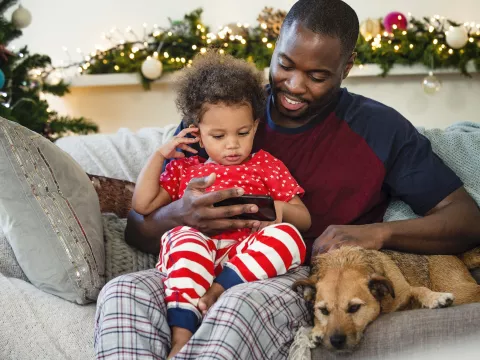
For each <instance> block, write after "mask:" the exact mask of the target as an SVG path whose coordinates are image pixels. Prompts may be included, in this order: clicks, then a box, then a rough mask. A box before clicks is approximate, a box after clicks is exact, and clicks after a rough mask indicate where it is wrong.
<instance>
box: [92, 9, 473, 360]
mask: <svg viewBox="0 0 480 360" xmlns="http://www.w3.org/2000/svg"><path fill="white" fill-rule="evenodd" d="M358 29H359V24H358V18H357V15H356V14H355V12H354V11H353V9H351V8H350V7H349V6H348V5H347V4H345V3H344V2H342V1H340V0H300V1H298V2H297V3H295V5H294V6H293V7H292V9H291V10H290V11H289V13H288V15H287V17H286V19H285V21H284V23H283V25H282V29H281V33H280V37H279V39H278V41H277V44H276V47H275V52H274V54H273V57H272V61H271V66H270V88H269V90H268V91H269V93H270V100H269V103H268V106H267V109H266V116H265V119H264V121H263V123H262V124H261V125H259V128H258V130H257V135H256V139H255V147H256V148H257V149H258V148H263V149H264V150H266V151H268V152H270V153H272V154H273V155H274V156H276V157H278V158H279V159H280V160H282V161H283V162H284V163H285V164H286V165H287V167H288V168H289V169H290V171H291V172H292V175H293V176H294V177H295V178H296V179H297V180H298V181H299V183H300V185H301V186H302V187H303V188H304V189H305V191H306V193H305V196H304V198H303V200H304V203H305V204H306V205H307V207H308V209H309V211H310V213H311V216H312V224H313V225H312V227H311V229H310V230H309V231H308V232H307V233H306V234H304V237H305V240H306V243H307V248H308V249H309V250H310V251H311V252H313V254H315V253H317V252H324V251H328V250H330V249H334V248H336V247H339V246H342V245H360V246H363V247H365V248H370V249H380V248H390V249H396V250H401V251H410V252H415V253H430V254H435V253H436V254H448V253H459V252H462V251H465V250H467V249H469V248H472V247H474V246H476V245H479V244H480V212H479V211H478V208H477V206H476V204H475V202H474V201H473V200H472V199H471V197H470V196H469V195H468V194H467V193H466V191H465V190H464V188H463V186H462V183H461V181H460V179H459V178H458V177H457V176H456V175H455V174H454V173H453V172H452V171H451V170H450V169H449V168H448V167H447V166H446V165H444V164H443V162H442V161H441V160H440V159H439V158H438V157H437V156H436V155H435V154H434V153H433V152H432V149H431V146H430V143H429V141H428V140H427V139H426V138H425V137H423V136H422V135H420V134H419V133H418V132H417V131H416V130H415V128H414V127H413V126H412V125H411V124H410V123H409V122H408V121H407V120H405V119H404V118H403V117H402V116H401V115H400V114H399V113H397V112H396V111H394V110H393V109H390V108H388V107H386V106H384V105H382V104H379V103H377V102H375V101H373V100H370V99H366V98H364V97H361V96H358V95H354V94H350V93H348V91H347V90H346V89H341V83H342V80H343V79H345V78H346V77H347V76H348V72H349V71H350V69H351V68H352V66H353V63H354V59H355V54H354V53H353V50H354V47H355V43H356V40H357V37H358ZM180 129H181V126H180V128H179V130H180ZM211 182H212V180H211V179H210V178H208V177H207V178H203V179H197V180H196V181H193V182H191V183H190V185H189V187H188V189H187V190H186V192H185V195H184V197H183V198H182V199H180V200H178V201H175V202H173V203H171V204H170V205H169V206H166V207H164V208H162V209H160V210H158V211H156V212H155V213H153V214H151V215H150V216H148V217H145V218H144V217H142V216H139V215H138V214H135V213H131V214H130V216H129V219H128V224H127V229H126V237H127V241H128V242H129V243H130V244H132V245H134V246H136V247H138V248H140V249H142V250H144V251H148V252H151V253H153V254H158V250H159V239H160V237H161V235H162V234H163V233H164V232H165V231H167V230H169V229H171V228H173V227H175V226H178V225H188V226H192V227H194V228H198V229H199V230H201V231H202V232H205V233H215V232H216V231H222V230H225V229H228V228H242V227H254V226H255V225H256V223H255V222H254V221H241V220H232V219H229V217H231V216H233V215H236V214H240V213H242V212H255V211H257V208H256V207H255V206H253V205H251V206H249V205H247V206H232V207H226V208H213V207H212V204H213V203H215V202H217V201H220V200H223V199H225V198H229V197H235V196H240V195H241V194H243V192H244V191H243V189H230V190H225V191H218V192H212V193H204V189H205V188H207V187H209V186H210V185H211ZM392 197H397V198H400V199H402V200H404V201H405V202H407V203H408V204H409V205H410V206H411V207H412V208H413V209H414V210H415V212H416V213H418V214H419V215H424V217H421V218H418V219H414V220H407V221H398V222H392V223H382V222H381V221H382V218H383V215H384V212H385V209H386V207H387V204H388V201H389V200H390V199H391V198H392ZM307 271H308V270H307V268H305V267H303V268H300V269H299V270H297V271H295V272H293V273H290V274H287V275H285V276H282V277H278V278H274V279H271V280H268V281H262V282H256V283H250V284H242V285H238V286H236V287H235V288H232V289H231V290H230V291H228V292H226V293H225V294H224V295H223V296H222V297H220V299H219V300H218V301H217V303H216V304H215V305H214V307H213V308H212V309H211V310H210V311H209V312H208V314H207V316H206V317H205V319H204V320H203V322H202V325H201V326H200V327H199V329H198V330H197V332H196V333H195V334H194V336H193V337H192V339H191V340H190V342H189V343H188V344H187V345H186V346H185V347H184V348H183V349H182V350H181V351H180V353H179V354H178V355H177V357H176V358H178V359H187V358H199V357H200V358H201V357H202V356H203V357H204V358H238V359H248V358H254V359H256V358H261V359H264V358H275V359H280V358H285V356H286V354H287V352H288V345H289V344H290V342H291V340H292V339H293V336H294V333H295V330H296V329H298V327H299V326H301V325H306V324H308V322H309V321H310V314H309V313H308V311H307V309H306V306H305V304H304V302H303V300H302V299H301V298H300V297H299V296H298V295H296V294H295V293H293V292H292V291H291V290H290V289H289V287H290V285H291V284H292V283H293V281H295V280H296V279H298V278H299V277H301V276H305V275H306V274H307ZM161 281H162V279H161V275H160V274H158V273H155V271H153V270H152V271H148V272H142V273H138V274H131V275H126V276H124V277H121V278H119V279H116V280H114V281H113V282H111V283H109V284H108V285H107V286H106V287H105V289H104V290H103V291H102V294H101V296H100V298H99V305H98V311H97V327H96V352H97V356H98V357H99V358H107V357H109V356H112V357H114V358H119V357H121V356H122V355H121V354H134V355H138V357H142V358H163V357H165V354H166V353H167V352H168V347H169V345H170V344H169V339H170V333H169V330H168V326H167V325H166V321H165V313H166V310H165V304H164V303H163V296H164V294H163V287H162V283H161ZM207 294H208V292H207ZM207 294H206V296H207Z"/></svg>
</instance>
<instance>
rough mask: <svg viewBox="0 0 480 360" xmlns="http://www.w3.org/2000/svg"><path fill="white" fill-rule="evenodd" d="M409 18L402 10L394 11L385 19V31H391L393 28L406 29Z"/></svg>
mask: <svg viewBox="0 0 480 360" xmlns="http://www.w3.org/2000/svg"><path fill="white" fill-rule="evenodd" d="M407 24H408V21H407V18H406V16H405V15H403V14H402V13H400V12H397V11H394V12H391V13H389V14H387V16H385V18H384V19H383V26H384V28H385V31H388V32H389V33H391V32H392V31H393V30H405V29H406V28H407Z"/></svg>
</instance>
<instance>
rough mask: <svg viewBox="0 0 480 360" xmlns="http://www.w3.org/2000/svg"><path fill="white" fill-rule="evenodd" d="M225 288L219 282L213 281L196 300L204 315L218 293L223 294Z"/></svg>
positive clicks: (218, 295)
mask: <svg viewBox="0 0 480 360" xmlns="http://www.w3.org/2000/svg"><path fill="white" fill-rule="evenodd" d="M224 291H225V289H224V288H223V286H222V285H220V284H219V283H216V282H214V283H213V284H212V286H210V289H208V290H207V292H206V293H205V295H203V296H202V297H201V298H200V300H198V309H199V310H200V311H201V312H202V314H203V315H205V314H206V313H207V311H208V309H210V308H211V307H212V305H213V304H215V302H216V301H217V299H218V298H219V297H220V295H222V294H223V292H224Z"/></svg>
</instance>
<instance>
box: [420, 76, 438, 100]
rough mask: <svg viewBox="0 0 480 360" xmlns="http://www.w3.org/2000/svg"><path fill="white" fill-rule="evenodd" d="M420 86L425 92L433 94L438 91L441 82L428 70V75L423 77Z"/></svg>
mask: <svg viewBox="0 0 480 360" xmlns="http://www.w3.org/2000/svg"><path fill="white" fill-rule="evenodd" d="M422 86H423V91H425V94H428V95H433V94H435V93H437V92H439V91H440V89H441V88H442V83H441V82H440V80H438V78H437V77H436V76H435V75H433V72H431V71H430V72H429V73H428V76H426V77H425V78H424V79H423V82H422Z"/></svg>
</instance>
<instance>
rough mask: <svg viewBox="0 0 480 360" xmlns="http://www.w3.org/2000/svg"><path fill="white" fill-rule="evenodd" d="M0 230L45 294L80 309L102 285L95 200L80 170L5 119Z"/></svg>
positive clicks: (1, 124)
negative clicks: (76, 305) (62, 299)
mask: <svg viewBox="0 0 480 360" xmlns="http://www.w3.org/2000/svg"><path fill="white" fill-rule="evenodd" d="M0 189H1V190H0V229H2V231H3V233H4V234H5V236H6V238H7V240H8V242H9V243H10V246H11V248H12V249H13V252H14V253H15V257H16V258H17V261H18V263H19V264H20V266H21V268H22V270H23V272H24V273H25V275H26V276H27V278H28V279H29V280H30V282H31V283H32V284H34V285H35V286H37V287H38V288H40V289H41V290H43V291H45V292H48V293H51V294H54V295H57V296H59V297H61V298H64V299H66V300H69V301H73V302H76V303H78V304H85V303H88V302H91V301H95V300H96V298H97V296H98V293H99V291H100V289H101V288H102V286H103V285H104V283H105V275H104V271H105V250H104V244H103V229H102V217H101V214H100V205H99V202H98V197H97V194H96V192H95V189H94V188H93V185H92V183H91V182H90V179H89V178H88V176H87V175H86V174H85V172H84V171H83V170H82V168H81V167H80V166H79V165H78V164H77V163H76V162H75V161H74V160H73V159H72V158H71V157H70V156H69V155H68V154H67V153H65V152H64V151H62V150H61V149H59V148H58V147H57V146H56V145H54V144H52V143H51V142H50V141H48V140H47V139H45V138H43V137H42V136H40V135H38V134H36V133H34V132H32V131H30V130H28V129H26V128H24V127H22V126H20V125H19V124H16V123H13V122H11V121H7V120H5V119H3V118H0Z"/></svg>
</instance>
